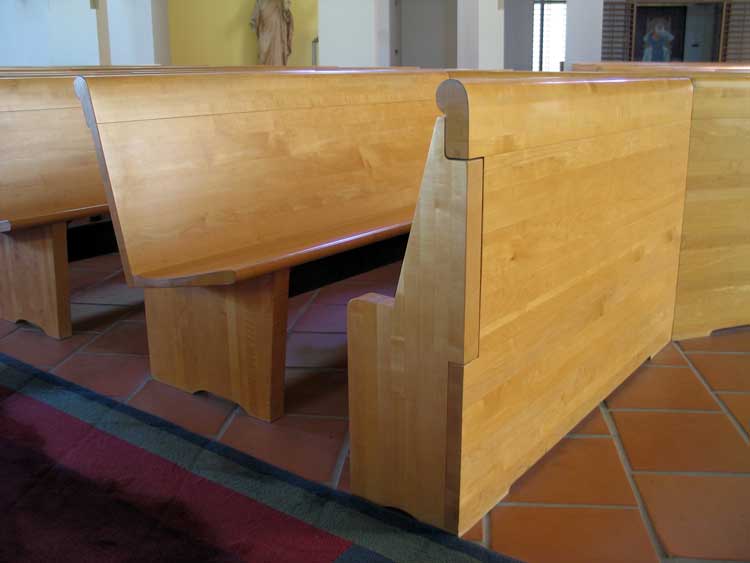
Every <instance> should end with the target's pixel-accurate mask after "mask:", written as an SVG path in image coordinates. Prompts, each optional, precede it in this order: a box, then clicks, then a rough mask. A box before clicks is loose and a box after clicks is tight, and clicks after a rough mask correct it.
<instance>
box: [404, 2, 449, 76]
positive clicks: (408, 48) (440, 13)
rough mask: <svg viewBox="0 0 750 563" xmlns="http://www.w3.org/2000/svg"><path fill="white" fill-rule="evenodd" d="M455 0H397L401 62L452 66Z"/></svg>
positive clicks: (435, 66) (412, 64)
mask: <svg viewBox="0 0 750 563" xmlns="http://www.w3.org/2000/svg"><path fill="white" fill-rule="evenodd" d="M457 10H458V7H457V1H456V0H401V64H402V65H404V66H419V67H423V68H455V66H456V62H457V61H456V42H457V29H456V25H457V22H456V18H457Z"/></svg>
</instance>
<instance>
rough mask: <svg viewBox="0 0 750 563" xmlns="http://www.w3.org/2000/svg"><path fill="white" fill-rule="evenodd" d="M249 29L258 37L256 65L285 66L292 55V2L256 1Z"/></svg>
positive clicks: (281, 0)
mask: <svg viewBox="0 0 750 563" xmlns="http://www.w3.org/2000/svg"><path fill="white" fill-rule="evenodd" d="M250 27H251V28H252V29H253V30H254V31H255V33H256V35H257V36H258V64H261V65H272V66H286V63H287V61H288V60H289V55H290V54H291V53H292V38H293V36H294V18H293V17H292V0H257V1H256V3H255V9H253V16H252V18H250Z"/></svg>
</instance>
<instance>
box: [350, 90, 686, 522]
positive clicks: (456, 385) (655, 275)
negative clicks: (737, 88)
mask: <svg viewBox="0 0 750 563" xmlns="http://www.w3.org/2000/svg"><path fill="white" fill-rule="evenodd" d="M437 100H438V103H439V105H440V107H441V109H442V110H443V111H444V112H445V115H444V117H441V118H440V119H439V120H438V122H437V124H436V126H435V127H434V133H433V140H432V144H431V148H430V153H429V157H428V161H427V165H426V167H425V172H424V176H423V180H422V185H421V188H420V192H419V201H418V203H417V208H416V212H415V215H414V221H413V225H412V230H411V233H410V235H409V242H408V245H407V250H406V256H405V258H404V262H403V266H402V269H401V276H400V280H399V285H398V289H397V291H396V296H395V298H394V299H390V298H384V297H382V296H377V295H373V294H369V295H366V296H364V297H361V298H358V299H354V300H352V301H350V303H349V306H348V319H347V323H348V324H347V327H348V346H349V353H348V369H349V396H350V400H349V405H350V433H351V471H352V490H353V492H354V493H355V494H358V495H360V496H363V497H365V498H368V499H370V500H373V501H375V502H378V503H380V504H384V505H387V506H394V507H398V508H400V509H402V510H405V511H406V512H409V513H410V514H412V515H413V516H415V517H417V518H419V519H422V520H424V521H427V522H429V523H431V524H433V525H436V526H439V527H441V528H444V529H447V530H449V531H451V532H454V533H458V534H461V533H463V532H465V531H466V530H468V529H470V528H471V526H473V525H474V524H475V523H476V522H477V521H478V520H479V519H481V517H482V516H483V515H485V514H486V513H487V512H488V511H489V510H490V509H491V508H492V507H493V506H495V505H496V503H497V502H498V501H499V500H501V499H502V498H503V497H504V495H505V494H506V492H507V491H508V490H509V488H510V486H511V485H512V484H513V483H514V482H515V481H516V480H517V479H518V478H519V477H520V476H521V475H522V474H523V473H524V472H525V471H526V470H527V469H529V468H530V467H531V466H532V465H533V464H534V463H535V462H537V461H538V460H539V459H540V458H541V457H542V456H543V455H544V453H546V452H547V451H548V450H549V449H550V448H552V446H554V444H555V443H557V442H558V441H559V440H560V439H561V438H563V437H564V436H565V435H566V434H567V433H568V432H570V430H572V428H573V427H574V426H575V425H576V424H577V423H578V422H579V421H580V420H582V419H583V418H584V417H585V416H586V415H587V414H588V413H589V412H590V411H591V410H592V409H593V408H595V407H596V405H597V404H598V403H599V402H601V401H602V400H603V399H604V398H606V397H607V396H608V395H609V394H610V393H611V392H612V391H613V390H614V389H615V388H616V387H617V386H618V385H619V384H621V383H622V381H624V379H625V378H626V377H627V376H628V375H630V374H631V373H632V372H633V371H634V370H635V369H636V368H637V367H638V366H639V365H640V364H641V363H642V362H643V361H645V360H646V359H647V358H648V356H649V355H651V354H654V353H656V352H657V351H658V350H659V349H661V347H663V346H664V345H665V344H666V343H667V342H668V341H669V339H670V335H671V328H672V319H673V314H674V302H675V285H676V281H677V264H678V255H679V246H680V232H681V228H682V212H683V204H684V197H685V175H686V170H687V156H688V147H689V133H690V115H691V109H692V85H691V82H690V80H688V79H683V78H674V79H673V78H666V79H661V78H657V79H641V78H633V79H610V78H607V77H593V78H588V79H584V78H578V77H559V76H556V77H546V78H545V77H544V76H542V77H540V78H528V79H515V78H497V79H465V80H464V79H462V80H455V79H452V80H448V81H446V82H444V83H442V84H441V85H440V87H439V89H438V92H437Z"/></svg>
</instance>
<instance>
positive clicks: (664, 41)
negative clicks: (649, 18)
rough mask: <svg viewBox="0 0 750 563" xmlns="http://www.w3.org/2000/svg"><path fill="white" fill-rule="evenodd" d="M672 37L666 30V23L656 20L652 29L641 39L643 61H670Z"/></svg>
mask: <svg viewBox="0 0 750 563" xmlns="http://www.w3.org/2000/svg"><path fill="white" fill-rule="evenodd" d="M673 40H674V35H672V34H671V33H670V32H669V31H668V30H667V22H666V21H664V20H663V19H658V20H655V21H654V22H653V29H652V30H651V31H649V32H648V33H647V34H646V35H644V37H643V60H644V61H647V62H654V63H658V62H669V61H670V60H672V41H673Z"/></svg>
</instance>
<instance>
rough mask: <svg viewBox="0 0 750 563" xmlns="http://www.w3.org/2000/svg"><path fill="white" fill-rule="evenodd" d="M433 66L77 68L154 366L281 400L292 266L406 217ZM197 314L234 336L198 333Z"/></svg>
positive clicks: (266, 409) (246, 399)
mask: <svg viewBox="0 0 750 563" xmlns="http://www.w3.org/2000/svg"><path fill="white" fill-rule="evenodd" d="M445 78H446V75H445V74H442V73H428V72H421V71H420V72H375V73H368V72H341V71H337V72H316V73H306V74H295V73H287V72H285V73H273V72H267V73H255V74H253V73H248V74H240V73H236V74H226V75H221V74H214V75H183V76H138V77H132V76H131V77H118V78H112V77H86V78H85V79H83V78H79V79H78V80H77V81H76V91H77V92H78V95H79V97H80V99H81V101H82V104H83V106H84V109H85V113H86V115H87V118H88V121H89V124H90V127H91V129H92V132H93V134H94V139H95V145H96V147H97V149H98V153H99V158H100V165H101V168H102V175H103V177H104V180H105V188H106V191H107V197H108V201H109V204H110V206H111V209H112V216H113V223H114V225H115V230H116V233H117V237H118V244H119V246H120V249H121V253H122V256H123V262H124V266H125V270H126V273H127V275H128V279H129V281H130V282H131V283H132V284H134V285H139V286H143V287H145V288H146V301H147V305H146V306H147V322H148V331H149V345H150V355H151V359H152V370H153V372H154V375H155V377H157V378H158V379H161V380H162V381H166V382H169V383H171V384H173V385H176V386H178V387H181V388H184V389H186V390H189V391H195V390H198V389H200V388H202V389H206V390H210V391H213V392H214V393H217V394H219V395H222V396H224V397H227V398H229V399H231V400H234V401H235V402H237V403H239V404H241V405H242V406H243V407H244V408H245V409H246V410H248V412H249V414H251V415H253V416H256V417H259V418H262V419H265V420H272V419H274V418H277V417H278V416H280V415H281V414H282V412H283V378H284V351H285V340H286V338H285V335H286V326H285V325H286V308H287V298H288V297H287V294H286V289H285V288H286V287H287V284H288V273H289V269H290V268H291V267H293V266H295V265H297V264H301V263H304V262H307V261H310V260H314V259H317V258H321V257H324V256H328V255H331V254H334V253H337V252H341V251H343V250H347V249H350V248H354V247H358V246H363V245H365V244H369V243H372V242H376V241H378V240H382V239H384V238H387V237H392V236H396V235H399V234H403V233H404V232H407V231H408V229H409V226H410V222H411V217H412V215H413V212H414V203H415V201H416V194H417V192H418V189H419V180H420V175H421V172H422V169H423V167H424V158H425V154H426V153H427V148H428V143H429V131H430V130H431V128H432V126H433V124H434V119H435V117H436V116H437V114H438V110H437V107H436V105H435V101H434V92H435V89H436V88H437V86H438V85H439V84H440V82H441V81H442V80H444V79H445ZM282 288H283V289H282ZM199 312H200V313H199ZM201 316H205V317H206V318H207V319H210V323H209V324H210V325H211V326H214V327H218V328H216V329H215V332H216V333H217V334H219V333H220V334H226V335H231V334H233V333H234V332H236V331H239V335H240V336H228V337H227V338H228V341H226V339H224V340H222V339H217V338H213V336H212V337H208V338H207V337H205V336H204V332H205V331H206V330H208V327H207V325H206V323H203V322H199V319H200V317H201ZM238 323H239V324H238ZM192 343H199V344H200V348H201V349H202V350H204V353H205V355H206V358H215V361H213V362H203V363H200V362H195V361H193V356H194V355H195V353H196V352H195V349H194V348H195V346H193V345H192ZM222 366H231V369H224V368H223V367H222Z"/></svg>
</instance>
